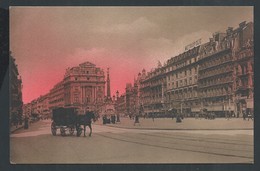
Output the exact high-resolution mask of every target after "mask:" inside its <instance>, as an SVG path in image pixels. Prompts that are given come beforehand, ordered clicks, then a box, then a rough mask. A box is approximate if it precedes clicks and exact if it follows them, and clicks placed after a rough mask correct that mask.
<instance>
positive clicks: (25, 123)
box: [24, 116, 29, 129]
mask: <svg viewBox="0 0 260 171" xmlns="http://www.w3.org/2000/svg"><path fill="white" fill-rule="evenodd" d="M28 128H29V119H28V117H27V116H26V117H25V118H24V129H28Z"/></svg>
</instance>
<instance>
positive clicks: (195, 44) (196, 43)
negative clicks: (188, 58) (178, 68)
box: [185, 39, 201, 51]
mask: <svg viewBox="0 0 260 171" xmlns="http://www.w3.org/2000/svg"><path fill="white" fill-rule="evenodd" d="M199 45H201V39H198V40H196V41H194V42H192V43H191V44H189V45H187V46H185V51H188V50H190V49H192V48H194V47H197V46H199Z"/></svg>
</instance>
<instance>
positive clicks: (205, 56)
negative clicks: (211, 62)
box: [199, 47, 230, 60]
mask: <svg viewBox="0 0 260 171" xmlns="http://www.w3.org/2000/svg"><path fill="white" fill-rule="evenodd" d="M226 50H230V47H223V48H219V49H218V50H215V51H210V52H208V53H206V54H200V56H199V60H202V59H204V58H207V57H209V56H213V55H216V54H218V53H220V52H223V51H226Z"/></svg>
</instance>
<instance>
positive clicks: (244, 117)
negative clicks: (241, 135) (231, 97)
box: [242, 111, 246, 120]
mask: <svg viewBox="0 0 260 171" xmlns="http://www.w3.org/2000/svg"><path fill="white" fill-rule="evenodd" d="M242 114H243V120H246V112H245V111H242Z"/></svg>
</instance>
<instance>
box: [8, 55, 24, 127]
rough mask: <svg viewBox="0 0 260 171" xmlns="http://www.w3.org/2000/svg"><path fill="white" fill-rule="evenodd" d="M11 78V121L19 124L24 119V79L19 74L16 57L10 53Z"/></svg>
mask: <svg viewBox="0 0 260 171" xmlns="http://www.w3.org/2000/svg"><path fill="white" fill-rule="evenodd" d="M9 69H10V72H9V74H10V75H9V79H10V81H9V82H10V112H11V113H10V123H11V124H13V123H15V124H17V123H18V122H21V121H22V115H23V99H22V79H21V77H20V76H19V72H18V67H17V64H16V63H15V58H14V57H13V56H12V55H11V54H10V58H9Z"/></svg>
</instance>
